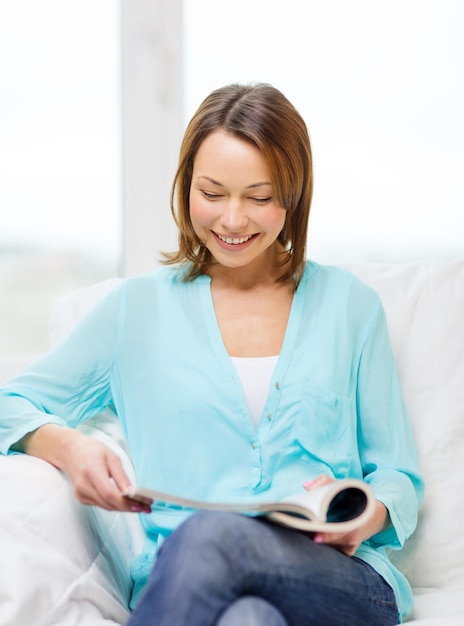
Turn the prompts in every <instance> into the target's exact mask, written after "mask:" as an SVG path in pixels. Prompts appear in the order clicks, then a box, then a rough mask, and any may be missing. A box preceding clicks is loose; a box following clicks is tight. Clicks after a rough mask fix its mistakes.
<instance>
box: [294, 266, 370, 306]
mask: <svg viewBox="0 0 464 626" xmlns="http://www.w3.org/2000/svg"><path fill="white" fill-rule="evenodd" d="M302 282H303V283H304V284H305V288H306V289H308V290H312V289H316V288H317V289H320V290H323V291H324V292H325V294H326V295H327V296H328V297H333V298H336V299H341V298H345V299H346V298H349V299H354V300H359V299H361V300H362V301H363V302H364V303H368V302H370V303H372V304H373V305H374V304H376V303H377V304H378V303H379V302H380V298H379V295H378V293H377V292H376V291H375V290H374V289H373V288H372V287H371V286H370V285H368V284H367V283H366V282H364V281H363V280H361V279H360V278H359V277H358V276H357V275H356V274H355V273H354V272H352V271H351V270H349V269H345V268H342V267H338V266H335V265H322V264H320V263H316V262H315V261H310V260H308V261H306V267H305V272H304V276H303V281H302Z"/></svg>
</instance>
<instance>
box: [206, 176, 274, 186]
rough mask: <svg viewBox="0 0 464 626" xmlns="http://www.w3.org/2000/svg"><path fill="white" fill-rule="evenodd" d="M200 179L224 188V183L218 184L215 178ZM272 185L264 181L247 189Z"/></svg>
mask: <svg viewBox="0 0 464 626" xmlns="http://www.w3.org/2000/svg"><path fill="white" fill-rule="evenodd" d="M198 178H204V179H205V180H207V181H209V182H210V183H212V184H213V185H216V186H217V187H224V185H223V184H222V183H220V182H218V181H217V180H214V178H210V177H209V176H197V179H198ZM271 184H272V183H270V182H268V181H263V182H261V183H253V184H252V185H248V187H247V189H254V188H255V187H263V186H264V185H269V186H270V185H271Z"/></svg>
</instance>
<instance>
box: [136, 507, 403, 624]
mask: <svg viewBox="0 0 464 626" xmlns="http://www.w3.org/2000/svg"><path fill="white" fill-rule="evenodd" d="M397 621H398V611H397V606H396V602H395V597H394V594H393V590H392V589H391V587H390V586H389V585H388V584H387V583H386V582H385V580H384V579H383V578H382V577H381V576H380V575H379V574H377V572H375V570H374V569H372V567H371V566H370V565H368V564H367V563H365V562H364V561H361V560H360V559H357V558H356V557H348V556H346V555H344V554H341V553H340V552H338V551H337V550H334V549H333V548H330V547H329V546H325V545H320V544H315V543H313V542H312V541H311V539H310V538H309V537H307V536H306V535H304V534H303V533H300V532H296V531H293V530H289V529H287V528H283V527H281V526H278V525H277V524H273V523H272V522H269V521H266V520H265V519H262V518H250V517H246V516H241V515H234V514H229V513H215V512H214V513H213V512H201V513H196V514H194V515H193V516H192V517H190V518H189V519H188V520H187V521H185V522H184V523H183V524H182V525H181V526H179V528H178V529H177V530H176V531H175V532H174V533H172V535H170V536H169V537H168V538H167V539H166V541H165V542H164V543H163V545H162V547H161V549H160V552H159V555H158V558H157V561H156V564H155V566H154V568H153V572H152V574H151V577H150V580H149V582H148V584H147V587H146V589H145V590H144V592H143V594H142V597H141V598H140V601H139V603H138V605H137V607H136V609H135V611H134V613H133V614H132V616H131V618H130V619H129V622H128V626H150V625H153V626H262V625H263V624H265V625H266V626H306V625H308V626H309V625H311V626H348V625H351V624H355V625H356V626H373V625H374V624H375V626H393V625H394V624H397Z"/></svg>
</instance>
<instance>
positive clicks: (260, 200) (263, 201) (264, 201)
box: [251, 196, 272, 204]
mask: <svg viewBox="0 0 464 626" xmlns="http://www.w3.org/2000/svg"><path fill="white" fill-rule="evenodd" d="M251 200H253V202H255V203H256V204H269V202H272V196H269V197H266V198H251Z"/></svg>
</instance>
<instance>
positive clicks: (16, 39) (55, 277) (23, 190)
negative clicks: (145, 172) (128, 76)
mask: <svg viewBox="0 0 464 626" xmlns="http://www.w3.org/2000/svg"><path fill="white" fill-rule="evenodd" d="M119 21H120V15H119V6H118V3H117V2H114V0H98V2H95V1H94V0H68V1H67V2H63V1H62V0H42V1H41V2H37V1H36V0H10V1H8V0H7V1H3V2H2V3H1V5H0V75H1V77H2V79H1V82H0V215H1V218H0V293H1V299H0V355H2V354H3V355H4V354H6V353H16V354H19V353H26V352H28V353H30V352H33V353H35V352H40V351H43V350H44V349H46V347H47V345H48V332H47V322H48V318H49V315H50V308H51V305H52V302H53V301H54V300H55V299H56V298H57V297H58V296H61V295H63V294H64V293H66V292H70V291H72V290H73V289H76V288H78V287H81V286H84V285H87V284H91V283H93V282H96V281H99V280H102V279H104V278H106V277H109V276H114V275H115V274H117V273H118V271H119V266H120V257H121V204H122V191H121V190H122V184H121V131H120V126H121V119H120V118H121V115H120V109H121V107H120V23H119Z"/></svg>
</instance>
